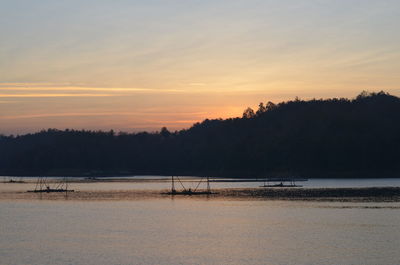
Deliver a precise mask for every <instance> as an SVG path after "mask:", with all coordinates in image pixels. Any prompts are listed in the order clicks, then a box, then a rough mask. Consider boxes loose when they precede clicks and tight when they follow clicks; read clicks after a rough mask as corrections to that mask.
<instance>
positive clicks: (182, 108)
mask: <svg viewBox="0 0 400 265" xmlns="http://www.w3.org/2000/svg"><path fill="white" fill-rule="evenodd" d="M399 27H400V1H398V0H391V1H390V0H380V1H378V0H373V1H372V0H357V1H355V0H331V1H329V0H293V1H289V0H287V1H284V0H282V1H276V0H274V1H270V0H262V1H261V0H260V1H256V0H241V1H236V0H224V1H222V0H197V1H192V0H146V1H143V0H140V1H138V0H115V1H110V0H107V1H105V0H68V1H66V0H40V1H39V0H38V1H33V0H25V1H21V0H0V36H1V37H0V124H1V126H0V134H1V133H2V134H11V133H12V134H21V133H26V132H35V131H38V130H41V129H46V128H59V129H65V128H75V129H96V130H97V129H103V130H109V129H114V130H115V131H120V130H122V131H129V132H132V131H142V130H148V131H155V130H159V129H160V128H161V127H162V126H167V127H168V128H169V129H171V130H175V129H181V128H187V127H189V126H190V125H191V124H193V123H194V122H198V121H202V120H203V119H205V118H219V117H221V118H227V117H235V116H241V114H242V112H243V110H244V109H245V108H246V107H247V106H251V107H254V108H255V107H256V106H257V105H258V103H259V102H261V101H262V102H266V101H273V102H279V101H283V100H289V99H293V98H295V97H296V96H298V97H300V98H303V99H308V98H314V97H315V98H327V97H350V98H352V97H355V96H356V95H357V94H358V93H360V92H361V91H362V90H367V91H379V90H384V91H386V92H389V93H391V94H394V95H397V96H400V30H399Z"/></svg>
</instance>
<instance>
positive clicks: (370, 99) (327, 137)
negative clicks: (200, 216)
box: [0, 92, 400, 177]
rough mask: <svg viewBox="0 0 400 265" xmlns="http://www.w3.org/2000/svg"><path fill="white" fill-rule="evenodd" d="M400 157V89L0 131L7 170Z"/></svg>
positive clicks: (117, 170) (392, 164)
mask: <svg viewBox="0 0 400 265" xmlns="http://www.w3.org/2000/svg"><path fill="white" fill-rule="evenodd" d="M399 161H400V99H399V98H398V97H395V96H392V95H389V94H387V93H384V92H379V93H371V94H369V93H366V92H363V93H361V94H360V95H359V96H357V97H356V98H355V99H351V100H350V99H327V100H308V101H303V100H298V99H296V100H293V101H287V102H282V103H279V104H273V103H271V102H268V103H260V106H259V109H258V110H256V111H253V110H251V109H247V110H245V112H244V114H243V117H242V118H233V119H226V120H222V119H217V120H205V121H203V122H201V123H196V124H194V125H193V126H192V127H191V128H189V129H187V130H181V131H178V132H169V131H168V130H167V129H166V128H163V129H162V130H161V131H160V132H157V133H147V132H142V133H134V134H127V133H114V132H113V131H111V132H93V131H76V130H64V131H60V130H56V129H49V130H46V131H41V132H38V133H34V134H26V135H21V136H1V137H0V175H38V174H46V175H102V174H193V175H202V174H209V175H213V176H232V177H245V176H246V177H250V176H265V175H301V176H303V177H396V176H397V177H399V176H400V163H399Z"/></svg>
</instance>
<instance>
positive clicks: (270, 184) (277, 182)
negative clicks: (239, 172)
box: [260, 178, 308, 188]
mask: <svg viewBox="0 0 400 265" xmlns="http://www.w3.org/2000/svg"><path fill="white" fill-rule="evenodd" d="M298 181H308V179H301V178H266V179H265V180H264V185H262V186H260V187H262V188H280V187H303V186H302V185H296V182H298Z"/></svg>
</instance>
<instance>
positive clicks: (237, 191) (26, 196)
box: [0, 187, 400, 202]
mask: <svg viewBox="0 0 400 265" xmlns="http://www.w3.org/2000/svg"><path fill="white" fill-rule="evenodd" d="M166 191H167V190H166V189H162V190H115V191H114V190H110V191H85V190H82V191H79V190H77V191H75V192H68V193H64V192H62V193H60V192H57V193H45V192H44V193H39V194H38V193H29V192H26V191H0V201H4V200H71V201H116V200H118V201H132V200H148V199H171V198H172V199H203V200H294V201H331V202H400V187H371V188H223V189H213V190H212V192H213V194H210V195H205V194H202V195H167V194H163V193H165V192H166Z"/></svg>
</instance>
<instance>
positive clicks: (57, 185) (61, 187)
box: [28, 177, 74, 194]
mask: <svg viewBox="0 0 400 265" xmlns="http://www.w3.org/2000/svg"><path fill="white" fill-rule="evenodd" d="M51 184H52V185H51ZM28 192H40V193H42V192H46V193H50V192H65V194H67V193H68V192H74V190H69V189H68V179H67V178H66V177H65V178H62V180H61V181H55V182H54V183H51V182H50V181H48V180H47V178H46V177H39V178H38V179H37V181H36V186H35V189H34V190H28Z"/></svg>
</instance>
